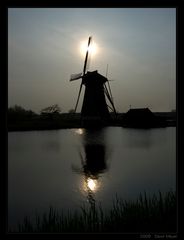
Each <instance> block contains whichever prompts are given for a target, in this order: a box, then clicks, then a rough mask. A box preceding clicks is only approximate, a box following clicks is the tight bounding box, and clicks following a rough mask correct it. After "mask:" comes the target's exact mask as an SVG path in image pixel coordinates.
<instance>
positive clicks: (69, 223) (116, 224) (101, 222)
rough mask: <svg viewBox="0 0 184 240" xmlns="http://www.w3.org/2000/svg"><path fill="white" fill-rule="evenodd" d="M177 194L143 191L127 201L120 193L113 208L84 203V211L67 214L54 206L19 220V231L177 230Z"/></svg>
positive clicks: (125, 231) (99, 231)
mask: <svg viewBox="0 0 184 240" xmlns="http://www.w3.org/2000/svg"><path fill="white" fill-rule="evenodd" d="M175 231H176V196H175V193H174V192H171V191H170V192H167V193H166V194H165V195H163V194H161V192H159V194H157V195H153V196H152V197H148V196H147V195H146V193H144V194H140V196H139V197H138V199H137V200H135V201H126V200H123V199H120V198H118V197H117V196H116V198H115V199H114V201H113V204H112V207H111V209H110V210H109V211H107V212H106V211H104V210H103V209H102V206H101V204H98V206H97V205H96V204H95V203H94V204H92V205H90V206H86V205H85V204H83V206H81V208H80V211H79V210H78V211H75V212H70V211H68V213H67V214H64V213H63V212H61V213H60V214H59V212H58V211H57V210H56V209H54V208H52V207H50V209H49V211H48V213H47V214H46V213H44V214H43V215H42V216H38V215H36V216H35V221H34V222H32V221H31V220H30V219H29V218H28V217H25V219H24V222H23V223H22V224H19V227H18V232H43V233H48V232H63V233H77V232H82V233H94V232H95V233H102V232H106V233H107V232H122V233H127V232H175Z"/></svg>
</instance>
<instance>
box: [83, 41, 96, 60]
mask: <svg viewBox="0 0 184 240" xmlns="http://www.w3.org/2000/svg"><path fill="white" fill-rule="evenodd" d="M87 50H88V52H89V54H91V55H95V54H96V53H97V45H96V43H95V42H94V41H92V43H91V44H90V45H89V47H88V42H87V41H82V42H81V43H80V53H81V55H82V56H83V57H84V56H85V55H86V51H87Z"/></svg>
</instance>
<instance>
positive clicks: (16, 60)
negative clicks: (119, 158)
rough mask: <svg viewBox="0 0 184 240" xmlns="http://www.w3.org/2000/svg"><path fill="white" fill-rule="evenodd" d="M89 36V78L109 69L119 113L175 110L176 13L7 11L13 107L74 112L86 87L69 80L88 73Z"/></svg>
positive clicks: (160, 10)
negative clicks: (84, 47)
mask: <svg viewBox="0 0 184 240" xmlns="http://www.w3.org/2000/svg"><path fill="white" fill-rule="evenodd" d="M89 36H92V39H93V44H95V46H96V53H95V54H93V53H92V54H91V58H90V64H89V69H88V71H94V70H98V72H99V73H100V74H102V75H103V76H106V69H107V64H108V73H107V78H108V79H109V80H112V81H110V86H111V91H112V95H113V99H114V104H115V107H116V110H117V111H118V112H126V111H128V110H129V108H130V107H131V108H144V107H149V108H150V110H151V111H153V112H159V111H171V110H173V109H175V108H176V9H175V8H9V9H8V106H9V107H11V106H14V105H15V104H16V105H19V106H22V107H23V108H25V109H26V110H29V109H31V110H32V111H34V112H37V113H39V112H40V111H41V110H42V109H43V108H46V107H48V106H51V105H54V104H58V105H59V107H60V108H61V111H62V112H68V111H69V110H71V109H74V107H75V104H76V100H77V95H78V91H79V87H80V83H81V79H79V80H76V81H72V82H70V81H69V80H70V76H71V74H75V73H80V72H82V70H83V65H84V54H82V53H81V43H83V42H85V43H86V44H87V42H88V38H89ZM84 90H85V87H83V89H82V94H81V97H80V101H79V105H78V108H77V112H80V110H81V105H82V101H83V94H84Z"/></svg>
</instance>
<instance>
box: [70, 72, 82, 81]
mask: <svg viewBox="0 0 184 240" xmlns="http://www.w3.org/2000/svg"><path fill="white" fill-rule="evenodd" d="M80 78H82V73H78V74H72V75H71V77H70V81H74V80H77V79H80Z"/></svg>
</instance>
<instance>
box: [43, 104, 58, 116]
mask: <svg viewBox="0 0 184 240" xmlns="http://www.w3.org/2000/svg"><path fill="white" fill-rule="evenodd" d="M54 113H56V114H59V113H61V109H60V107H59V106H58V105H57V104H54V105H52V106H49V107H46V108H44V109H42V110H41V114H54Z"/></svg>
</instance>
